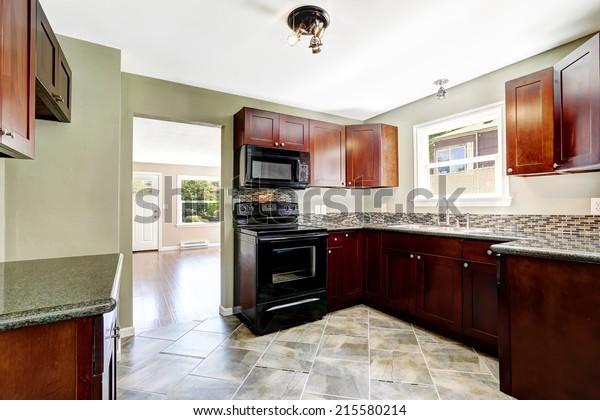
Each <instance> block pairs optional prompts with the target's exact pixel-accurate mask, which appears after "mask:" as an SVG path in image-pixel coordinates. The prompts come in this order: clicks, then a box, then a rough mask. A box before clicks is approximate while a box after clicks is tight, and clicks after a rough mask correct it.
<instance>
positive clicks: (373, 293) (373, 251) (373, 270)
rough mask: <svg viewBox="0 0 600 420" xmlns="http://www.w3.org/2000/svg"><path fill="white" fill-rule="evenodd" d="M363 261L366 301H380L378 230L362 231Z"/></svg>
mask: <svg viewBox="0 0 600 420" xmlns="http://www.w3.org/2000/svg"><path fill="white" fill-rule="evenodd" d="M363 262H364V264H363V278H364V287H365V297H366V298H367V300H368V301H371V302H375V303H382V301H381V297H382V293H381V276H380V270H379V268H380V265H381V233H380V232H369V231H367V232H363Z"/></svg>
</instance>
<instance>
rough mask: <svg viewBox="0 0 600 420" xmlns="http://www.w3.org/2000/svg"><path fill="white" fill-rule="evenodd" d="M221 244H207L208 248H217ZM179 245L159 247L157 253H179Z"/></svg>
mask: <svg viewBox="0 0 600 420" xmlns="http://www.w3.org/2000/svg"><path fill="white" fill-rule="evenodd" d="M220 246H221V244H220V243H219V242H211V243H209V244H208V247H209V248H218V247H220ZM190 249H201V248H190ZM179 250H180V247H179V245H170V246H161V247H160V248H159V249H158V251H159V252H167V251H179Z"/></svg>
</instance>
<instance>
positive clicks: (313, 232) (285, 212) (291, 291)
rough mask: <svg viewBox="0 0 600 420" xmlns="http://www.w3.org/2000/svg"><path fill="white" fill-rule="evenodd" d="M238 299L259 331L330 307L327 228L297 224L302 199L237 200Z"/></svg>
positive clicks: (287, 324) (308, 319) (319, 314)
mask: <svg viewBox="0 0 600 420" xmlns="http://www.w3.org/2000/svg"><path fill="white" fill-rule="evenodd" d="M233 213H234V214H233V215H234V224H235V297H236V302H235V305H236V307H237V308H238V309H239V312H238V315H239V316H240V318H241V319H242V320H243V321H244V322H245V323H246V324H247V325H248V327H249V328H250V329H251V330H252V331H253V332H254V333H255V334H266V333H269V332H273V331H277V330H279V329H282V328H287V327H291V326H294V325H299V324H303V323H306V322H312V321H315V320H318V319H321V318H322V317H323V316H324V315H325V314H326V313H327V236H328V234H327V231H326V230H325V229H322V228H315V227H307V226H300V225H298V204H297V203H283V202H269V203H255V202H246V203H237V204H235V206H234V211H233Z"/></svg>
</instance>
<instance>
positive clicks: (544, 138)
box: [506, 67, 556, 175]
mask: <svg viewBox="0 0 600 420" xmlns="http://www.w3.org/2000/svg"><path fill="white" fill-rule="evenodd" d="M553 84H554V71H553V69H552V67H550V68H548V69H545V70H541V71H538V72H536V73H532V74H529V75H527V76H524V77H520V78H518V79H515V80H511V81H509V82H506V168H507V169H506V172H507V174H508V175H526V174H541V173H550V172H553V171H554V169H555V168H554V164H555V162H556V160H555V155H554V153H555V148H554V88H553Z"/></svg>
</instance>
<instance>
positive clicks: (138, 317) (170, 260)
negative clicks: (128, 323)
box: [133, 248, 221, 332]
mask: <svg viewBox="0 0 600 420" xmlns="http://www.w3.org/2000/svg"><path fill="white" fill-rule="evenodd" d="M219 255H220V250H219V248H208V249H196V250H185V251H169V252H140V253H134V254H133V322H134V326H135V329H136V331H138V332H140V331H143V330H146V329H149V328H155V327H159V326H164V325H169V324H173V323H177V322H185V321H192V320H194V321H201V320H204V319H206V318H208V317H212V316H216V315H218V314H219V303H220V295H221V282H220V259H219Z"/></svg>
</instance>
